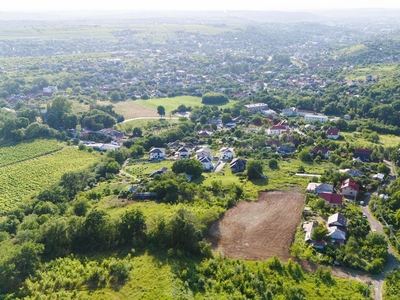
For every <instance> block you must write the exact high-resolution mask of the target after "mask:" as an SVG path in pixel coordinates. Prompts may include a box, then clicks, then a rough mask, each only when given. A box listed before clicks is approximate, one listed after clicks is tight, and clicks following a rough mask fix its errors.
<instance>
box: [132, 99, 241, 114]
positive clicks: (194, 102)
mask: <svg viewBox="0 0 400 300" xmlns="http://www.w3.org/2000/svg"><path fill="white" fill-rule="evenodd" d="M134 102H135V103H138V104H141V105H143V106H146V107H148V108H151V109H154V110H155V111H157V107H158V106H160V105H161V106H164V108H165V112H166V114H167V116H168V115H169V113H170V112H171V111H172V110H174V109H177V108H178V106H179V105H181V104H184V105H185V106H191V107H195V106H203V105H204V104H202V103H201V97H194V96H178V97H174V98H155V99H148V100H135V101H134ZM234 104H235V101H234V100H229V102H228V103H226V104H222V105H218V107H220V108H225V107H232V106H233V105H234Z"/></svg>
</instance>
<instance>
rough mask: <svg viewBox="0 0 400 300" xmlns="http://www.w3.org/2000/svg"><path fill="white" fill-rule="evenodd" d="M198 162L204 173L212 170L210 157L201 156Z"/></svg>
mask: <svg viewBox="0 0 400 300" xmlns="http://www.w3.org/2000/svg"><path fill="white" fill-rule="evenodd" d="M198 160H199V161H200V162H201V164H202V165H203V169H204V170H206V171H209V170H212V168H213V164H212V159H211V157H207V156H203V157H199V158H198Z"/></svg>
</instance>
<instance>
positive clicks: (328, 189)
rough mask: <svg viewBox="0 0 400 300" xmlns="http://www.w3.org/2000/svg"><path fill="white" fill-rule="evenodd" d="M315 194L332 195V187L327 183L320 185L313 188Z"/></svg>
mask: <svg viewBox="0 0 400 300" xmlns="http://www.w3.org/2000/svg"><path fill="white" fill-rule="evenodd" d="M315 193H317V194H322V193H333V185H332V184H327V183H321V184H319V185H318V186H317V187H316V188H315Z"/></svg>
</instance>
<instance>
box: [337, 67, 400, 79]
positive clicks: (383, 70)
mask: <svg viewBox="0 0 400 300" xmlns="http://www.w3.org/2000/svg"><path fill="white" fill-rule="evenodd" d="M399 71H400V69H399V66H398V65H397V64H391V65H386V64H385V65H384V64H381V65H371V66H370V67H365V68H357V69H353V70H351V71H348V72H345V73H343V74H344V76H345V79H346V80H365V76H367V75H372V76H378V77H379V78H380V79H384V78H387V77H393V76H395V75H398V74H399Z"/></svg>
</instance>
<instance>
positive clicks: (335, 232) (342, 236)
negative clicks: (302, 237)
mask: <svg viewBox="0 0 400 300" xmlns="http://www.w3.org/2000/svg"><path fill="white" fill-rule="evenodd" d="M328 231H329V233H328V236H330V237H331V243H332V244H336V245H341V244H344V242H345V241H346V231H344V230H343V229H341V228H340V227H337V226H331V227H328Z"/></svg>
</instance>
